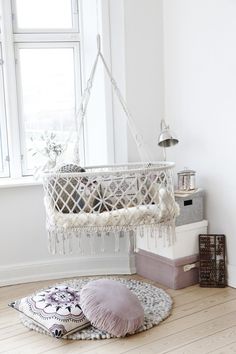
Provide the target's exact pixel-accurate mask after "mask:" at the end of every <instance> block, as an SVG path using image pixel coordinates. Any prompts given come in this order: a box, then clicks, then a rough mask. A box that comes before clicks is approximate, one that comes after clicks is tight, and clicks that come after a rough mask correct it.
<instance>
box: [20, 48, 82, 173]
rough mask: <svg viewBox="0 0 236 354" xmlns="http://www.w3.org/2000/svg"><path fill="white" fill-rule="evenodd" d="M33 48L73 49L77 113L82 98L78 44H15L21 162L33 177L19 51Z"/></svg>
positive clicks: (25, 171)
mask: <svg viewBox="0 0 236 354" xmlns="http://www.w3.org/2000/svg"><path fill="white" fill-rule="evenodd" d="M24 48H25V49H33V48H42V49H44V48H71V49H73V51H74V73H75V82H74V85H75V111H74V114H76V112H77V111H78V105H79V102H80V97H81V75H80V57H79V43H78V42H44V43H42V42H38V43H16V44H15V59H16V83H17V97H18V114H19V129H20V145H21V160H22V175H23V176H29V175H32V172H33V171H30V170H29V169H27V165H28V164H27V155H28V154H27V147H26V137H25V129H24V121H23V114H22V109H23V107H22V89H21V78H20V67H19V66H20V63H19V59H18V58H19V50H20V49H24Z"/></svg>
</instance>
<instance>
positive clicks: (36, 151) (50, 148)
mask: <svg viewBox="0 0 236 354" xmlns="http://www.w3.org/2000/svg"><path fill="white" fill-rule="evenodd" d="M56 138H57V136H56V134H55V133H53V132H52V133H49V132H45V133H44V134H42V135H41V136H40V140H39V141H38V140H37V147H33V148H30V149H29V151H32V156H34V157H39V156H41V157H42V158H43V159H44V160H45V162H44V163H43V166H37V167H36V172H38V171H39V170H41V171H46V170H51V169H53V168H54V167H55V166H56V165H57V161H58V159H59V157H60V156H61V155H62V154H63V152H64V151H65V145H62V144H61V143H58V142H57V141H56ZM30 140H31V141H32V143H33V144H34V145H36V144H35V143H36V141H35V139H34V138H33V137H31V138H30ZM40 160H41V159H40Z"/></svg>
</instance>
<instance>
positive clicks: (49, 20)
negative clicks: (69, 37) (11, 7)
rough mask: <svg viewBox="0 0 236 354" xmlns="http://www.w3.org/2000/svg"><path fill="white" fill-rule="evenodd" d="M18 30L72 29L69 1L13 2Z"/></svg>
mask: <svg viewBox="0 0 236 354" xmlns="http://www.w3.org/2000/svg"><path fill="white" fill-rule="evenodd" d="M15 3H16V17H17V27H18V28H19V29H69V28H72V7H71V0H15Z"/></svg>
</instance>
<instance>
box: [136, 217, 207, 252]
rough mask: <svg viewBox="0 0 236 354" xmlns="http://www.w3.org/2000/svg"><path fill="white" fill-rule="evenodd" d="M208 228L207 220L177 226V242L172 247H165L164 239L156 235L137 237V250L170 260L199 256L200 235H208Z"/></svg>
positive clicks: (146, 234)
mask: <svg viewBox="0 0 236 354" xmlns="http://www.w3.org/2000/svg"><path fill="white" fill-rule="evenodd" d="M207 226H208V221H207V220H202V221H199V222H195V223H192V224H187V225H181V226H177V227H176V228H175V232H176V241H175V242H174V243H173V244H172V245H171V246H168V245H165V244H164V242H163V239H162V238H159V237H158V235H154V237H151V236H150V235H149V234H148V233H145V234H144V235H142V236H141V235H137V237H136V248H137V249H142V250H144V251H147V252H151V253H154V254H157V255H159V256H162V257H167V258H170V259H177V258H183V257H187V256H189V255H192V254H197V253H198V252H199V249H198V235H200V234H207Z"/></svg>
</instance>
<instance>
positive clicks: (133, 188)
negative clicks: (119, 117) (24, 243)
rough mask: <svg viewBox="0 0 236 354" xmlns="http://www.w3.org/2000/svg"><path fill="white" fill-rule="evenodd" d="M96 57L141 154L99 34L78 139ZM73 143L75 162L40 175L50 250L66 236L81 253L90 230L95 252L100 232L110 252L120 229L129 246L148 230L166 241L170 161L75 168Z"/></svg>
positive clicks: (171, 212) (174, 211)
mask: <svg viewBox="0 0 236 354" xmlns="http://www.w3.org/2000/svg"><path fill="white" fill-rule="evenodd" d="M99 58H100V59H101V61H102V63H103V65H104V67H105V70H106V72H107V74H108V77H109V78H110V81H111V84H112V86H113V89H114V92H115V93H116V95H117V97H118V100H119V102H120V104H121V106H122V108H123V110H124V112H125V116H126V117H127V123H128V126H129V128H130V130H131V133H132V134H133V137H134V139H135V141H136V143H137V147H138V150H139V152H140V155H141V156H142V153H141V152H142V151H141V150H142V139H141V136H140V135H139V134H138V133H137V132H136V129H135V124H134V123H133V120H132V117H131V115H130V113H129V111H128V109H127V105H126V103H125V100H124V99H123V97H122V95H121V92H120V90H119V88H118V86H117V84H116V81H115V80H114V78H113V77H112V74H111V72H110V70H109V68H108V66H107V64H106V62H105V59H104V57H103V54H102V53H101V50H100V38H99V37H98V52H97V56H96V59H95V63H94V65H93V68H92V71H91V74H90V77H89V80H88V82H87V86H86V89H85V91H84V94H83V96H82V100H81V104H80V109H79V112H78V115H77V117H78V119H77V131H78V139H79V135H80V133H81V128H82V126H83V122H84V118H85V115H86V109H87V105H88V102H89V98H90V92H91V88H92V86H93V80H94V75H95V72H96V68H97V63H98V60H99ZM78 146H79V142H78V141H77V144H76V149H75V155H76V162H77V164H73V165H72V164H69V165H65V166H62V167H61V168H60V169H58V170H56V171H51V172H48V173H44V175H43V186H44V193H45V198H44V202H45V207H46V217H47V221H46V227H47V232H48V238H49V246H50V251H51V252H52V253H55V252H60V253H66V252H67V251H69V252H70V251H72V239H73V238H75V239H77V241H78V249H79V251H80V252H81V253H82V251H83V250H81V239H82V238H83V237H88V238H89V239H90V240H92V239H93V237H94V235H95V234H96V235H97V236H99V237H101V239H102V246H101V251H102V250H104V239H105V237H106V236H107V235H111V234H113V235H115V237H116V238H117V242H116V247H115V248H116V251H118V250H119V242H118V241H119V237H122V236H124V235H126V234H127V237H128V238H129V240H130V245H131V246H130V247H132V248H135V242H134V239H135V237H134V236H135V234H136V235H137V234H140V235H141V237H142V236H143V235H144V234H145V233H149V234H151V237H163V238H165V239H167V241H168V243H169V244H170V243H172V242H173V241H174V235H175V217H176V216H177V215H178V206H177V204H176V203H175V200H174V191H173V167H174V163H171V162H164V161H163V162H154V163H147V162H146V163H135V164H133V163H128V164H124V165H110V166H99V167H96V166H95V167H85V168H84V169H81V168H80V167H79V165H78V162H79V151H78ZM132 237H133V242H131V239H132Z"/></svg>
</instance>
